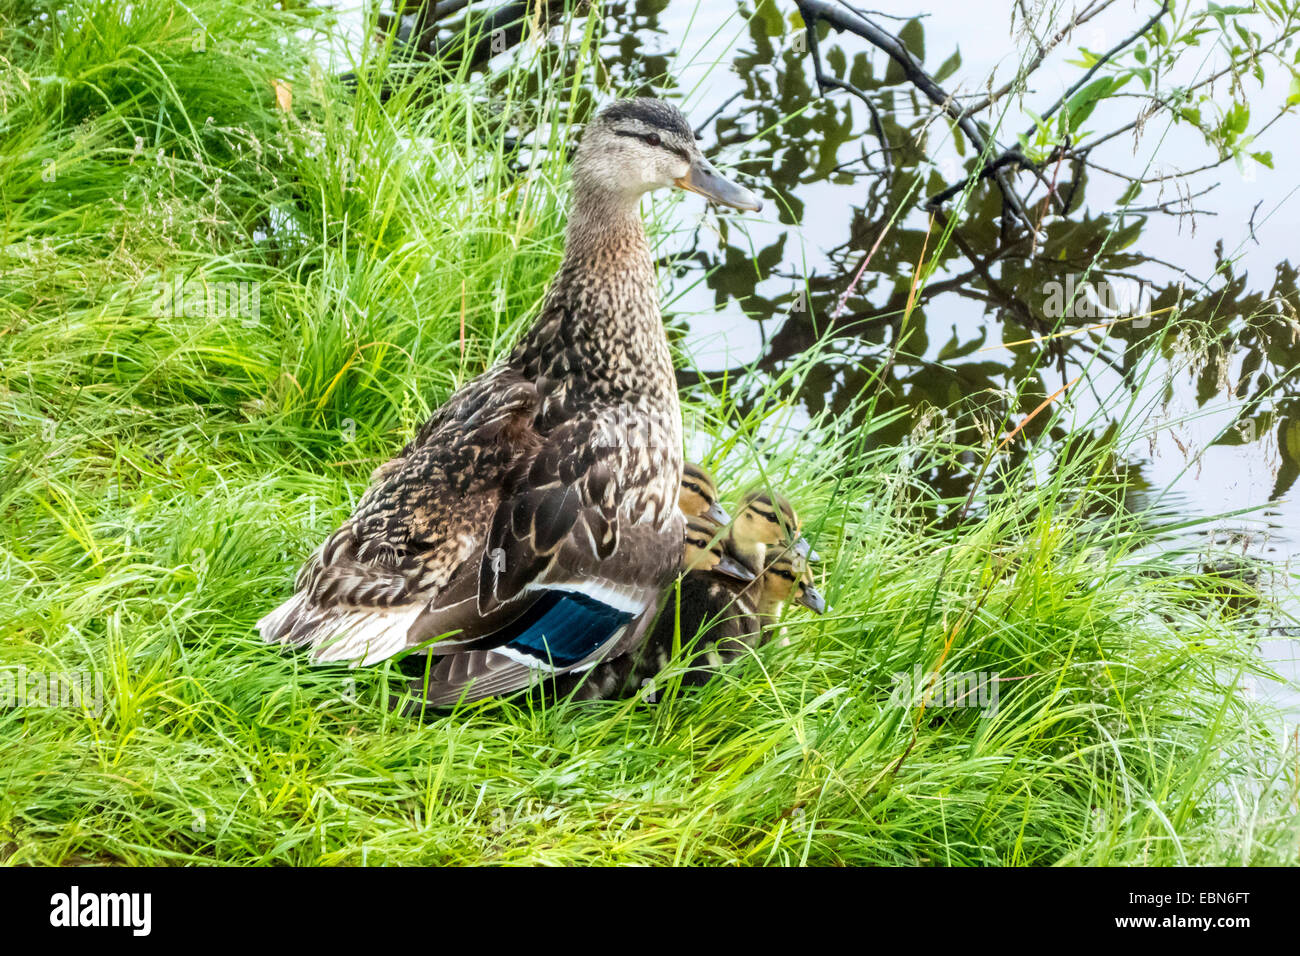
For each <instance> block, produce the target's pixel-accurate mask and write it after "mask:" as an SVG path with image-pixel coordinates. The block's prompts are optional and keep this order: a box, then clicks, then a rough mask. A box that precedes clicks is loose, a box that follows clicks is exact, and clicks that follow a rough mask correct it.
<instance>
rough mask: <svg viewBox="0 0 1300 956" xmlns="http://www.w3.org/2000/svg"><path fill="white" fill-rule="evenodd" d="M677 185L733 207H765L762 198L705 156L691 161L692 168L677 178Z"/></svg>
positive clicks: (747, 208) (753, 210)
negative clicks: (715, 166) (736, 181)
mask: <svg viewBox="0 0 1300 956" xmlns="http://www.w3.org/2000/svg"><path fill="white" fill-rule="evenodd" d="M677 185H678V186H680V187H681V188H682V189H685V190H688V191H690V192H693V193H699V194H700V195H701V196H703V197H704V198H705V199H710V200H712V201H713V202H716V203H721V204H722V205H724V206H731V207H732V208H733V209H744V210H746V211H748V212H758V211H760V210H761V209H762V208H763V202H762V200H760V199H759V198H758V197H757V196H755V195H754V194H753V193H751V192H750V191H749V190H748V189H746V188H745V187H744V186H741V185H739V184H738V183H733V182H732V181H731V180H729V179H727V178H725V177H724V176H723V175H722V174H721V173H720V172H718V171H717V170H716V169H714V167H713V164H712V163H711V162H709V161H708V160H707V159H705V158H704V157H703V156H700V157H698V158H696V159H694V160H692V161H691V168H690V169H689V170H687V171H686V175H685V176H683V177H682V178H681V179H679V180H677Z"/></svg>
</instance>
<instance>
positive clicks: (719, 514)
mask: <svg viewBox="0 0 1300 956" xmlns="http://www.w3.org/2000/svg"><path fill="white" fill-rule="evenodd" d="M704 517H706V518H708V519H709V520H710V521H712V522H714V523H715V524H719V525H725V524H731V515H729V514H727V509H726V508H724V507H722V505H720V504H718V503H717V502H716V501H715V502H714V503H713V504H711V505H709V510H708V511H706V512H704Z"/></svg>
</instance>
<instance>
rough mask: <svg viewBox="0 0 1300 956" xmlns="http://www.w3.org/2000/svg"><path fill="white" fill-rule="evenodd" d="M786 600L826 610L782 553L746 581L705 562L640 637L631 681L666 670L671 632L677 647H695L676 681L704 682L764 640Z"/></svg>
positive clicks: (801, 565)
mask: <svg viewBox="0 0 1300 956" xmlns="http://www.w3.org/2000/svg"><path fill="white" fill-rule="evenodd" d="M725 553H726V552H725V551H724V554H725ZM790 601H795V602H797V603H799V604H802V605H803V606H804V607H807V608H808V609H810V610H812V611H814V612H815V613H817V614H822V613H824V612H825V610H826V603H825V601H824V600H823V599H822V596H821V594H820V593H819V592H818V591H817V589H816V588H815V587H814V586H813V583H812V572H811V570H810V569H809V568H808V565H807V563H806V562H805V561H803V559H801V558H799V557H797V556H796V555H793V554H791V553H790V552H788V551H787V552H785V553H783V554H781V555H779V556H778V557H776V558H775V559H774V560H773V562H772V563H771V564H770V565H769V566H768V567H767V569H766V570H765V571H764V572H763V573H762V574H761V575H758V576H757V577H756V578H752V579H750V580H748V581H747V580H746V579H745V578H744V576H742V575H736V574H734V573H732V571H731V570H730V569H729V568H727V567H725V566H717V565H709V564H707V563H706V565H705V567H703V568H701V569H699V570H694V571H690V572H688V573H687V574H686V575H685V576H684V577H683V578H682V583H681V590H680V603H679V604H678V605H677V608H676V609H675V608H674V606H673V598H672V596H670V597H669V603H668V607H667V608H666V609H665V611H664V613H663V614H662V615H661V616H660V618H659V620H658V621H657V622H656V624H655V627H654V629H653V630H652V631H651V632H650V636H649V637H648V638H646V643H645V646H644V648H643V650H642V652H641V654H640V656H639V658H638V660H637V664H636V666H635V667H634V668H633V672H632V675H631V676H632V683H633V684H634V685H640V684H641V683H642V682H643V681H644V680H646V679H648V678H653V677H654V676H655V675H656V674H658V673H659V672H660V671H662V670H663V669H664V668H665V667H667V666H668V662H669V660H670V659H671V657H672V653H673V642H674V637H675V634H680V643H681V645H682V646H684V647H689V646H690V645H691V644H692V642H693V643H694V648H695V649H694V652H693V657H692V662H691V665H690V667H689V668H688V670H687V671H686V672H685V674H684V675H683V676H682V683H683V684H684V685H686V686H700V685H703V684H705V683H707V682H708V680H709V679H710V678H711V677H712V676H713V674H714V672H715V671H716V669H717V668H718V667H719V666H721V665H723V664H726V663H729V662H731V661H733V660H735V659H736V658H737V657H739V656H740V655H742V654H743V653H744V652H745V649H746V648H752V647H758V646H760V645H762V644H766V643H767V642H768V641H770V640H771V639H772V637H773V636H774V634H775V633H776V625H777V619H778V617H779V615H780V612H781V609H782V607H783V606H784V605H785V604H786V603H787V602H790ZM674 610H677V612H678V613H676V614H674V613H673V612H674ZM679 626H680V631H677V628H678V627H679Z"/></svg>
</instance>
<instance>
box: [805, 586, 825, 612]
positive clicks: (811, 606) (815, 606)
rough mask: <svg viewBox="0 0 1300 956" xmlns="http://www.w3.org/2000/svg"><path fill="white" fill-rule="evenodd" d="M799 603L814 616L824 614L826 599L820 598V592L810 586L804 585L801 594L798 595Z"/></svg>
mask: <svg viewBox="0 0 1300 956" xmlns="http://www.w3.org/2000/svg"><path fill="white" fill-rule="evenodd" d="M799 603H800V604H802V605H803V606H804V607H806V608H807V609H808V610H810V611H812V612H813V613H814V614H825V613H826V599H825V598H824V597H822V592H821V591H818V590H817V589H816V588H815V587H813V586H812V585H811V584H806V585H804V589H803V593H802V594H801V595H799Z"/></svg>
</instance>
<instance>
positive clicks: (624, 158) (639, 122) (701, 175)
mask: <svg viewBox="0 0 1300 956" xmlns="http://www.w3.org/2000/svg"><path fill="white" fill-rule="evenodd" d="M573 184H574V191H575V194H576V195H577V196H578V197H579V201H581V200H582V199H583V198H589V197H600V199H602V200H603V201H604V202H606V203H614V204H616V205H619V206H623V207H634V206H635V205H636V203H637V200H639V199H640V198H641V196H642V195H643V194H645V193H648V192H650V191H651V190H654V189H665V188H667V187H670V186H676V187H677V188H679V189H686V190H689V191H691V192H696V193H699V194H700V195H701V196H704V197H705V198H706V199H711V200H712V201H714V202H717V203H722V204H723V205H725V206H732V207H734V208H736V209H746V210H750V211H753V212H757V211H758V210H760V209H762V208H763V204H762V202H760V201H759V199H758V197H757V196H755V195H754V194H753V193H752V192H750V191H749V190H748V189H746V188H745V187H743V186H740V185H738V184H736V183H733V182H731V181H730V180H728V179H725V178H724V177H723V176H722V174H721V173H719V172H718V171H717V169H715V168H714V166H713V164H712V163H710V162H709V161H708V160H707V159H705V158H704V154H703V153H701V152H700V148H699V147H698V146H697V145H695V133H694V131H692V129H691V126H690V124H689V123H688V122H686V117H685V116H683V115H682V113H681V110H679V109H677V107H675V106H673V105H672V104H671V103H666V102H664V101H663V100H656V99H651V98H641V99H632V100H620V101H618V102H617V103H612V104H611V105H609V106H607V107H605V108H604V109H603V110H601V111H600V112H599V113H598V114H596V117H595V118H594V119H593V120H592V121H591V122H590V123H589V124H587V128H586V130H584V131H583V134H582V143H581V145H580V146H579V147H578V154H577V156H576V158H575V159H574V163H573Z"/></svg>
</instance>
